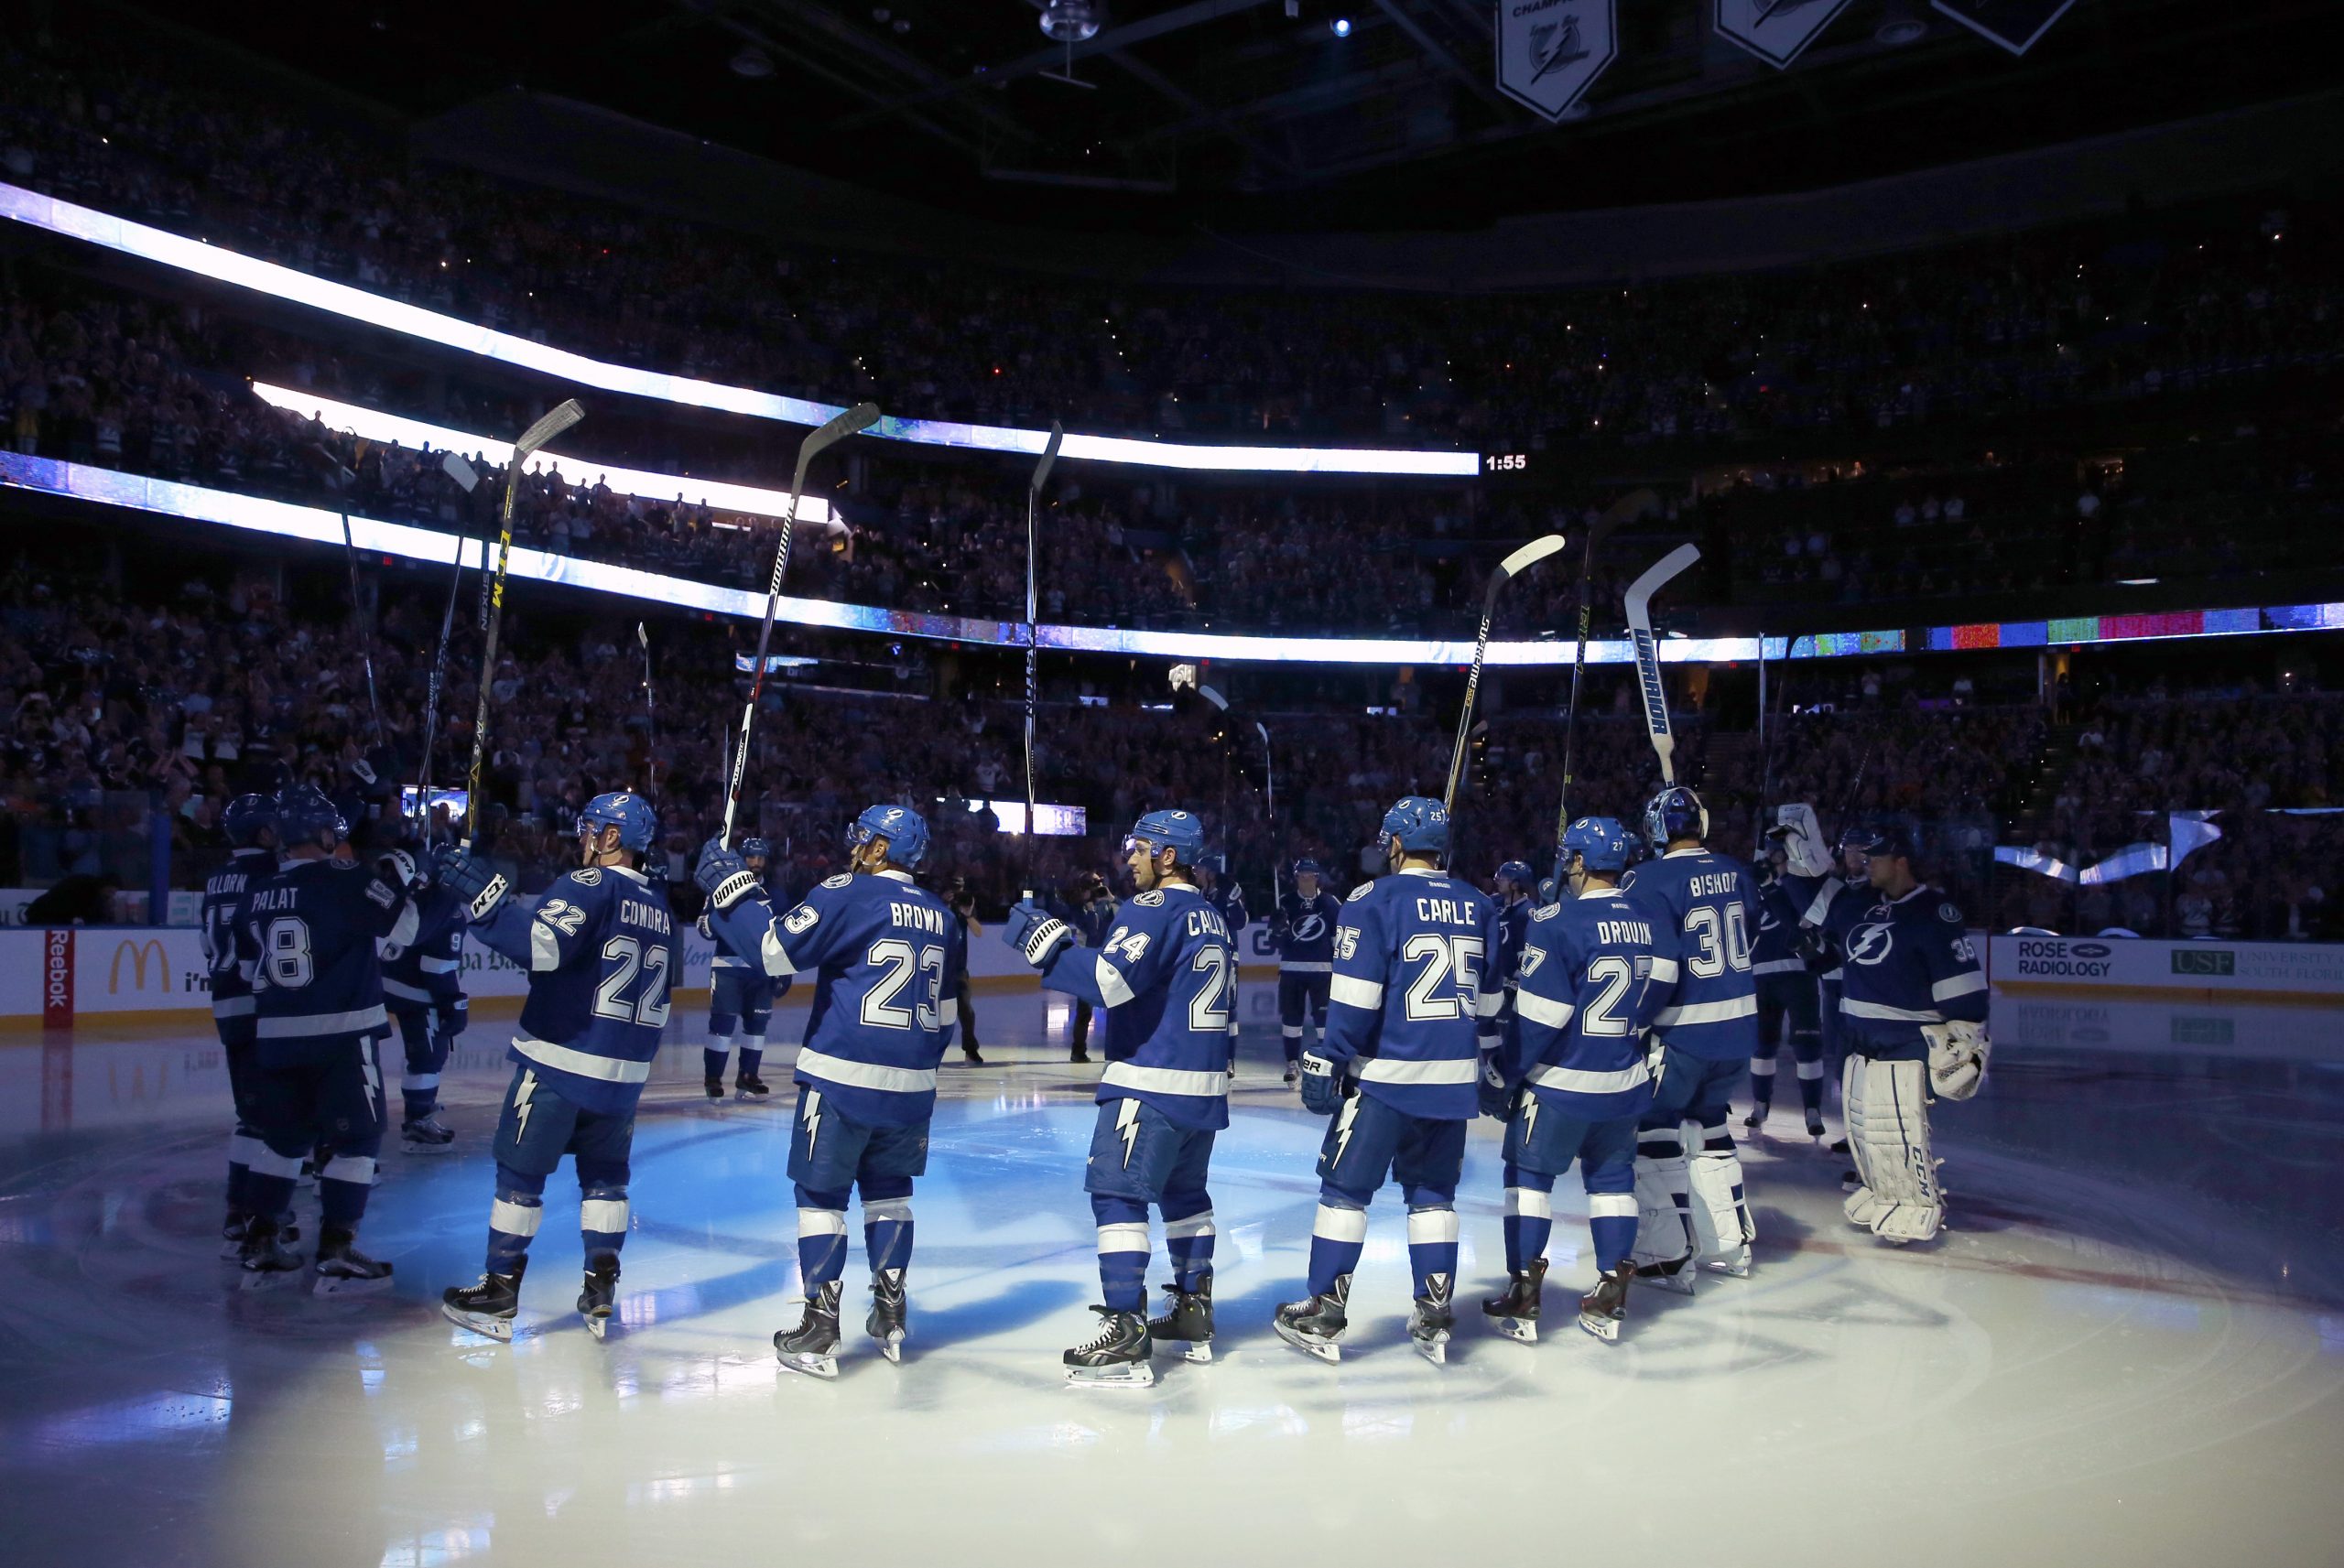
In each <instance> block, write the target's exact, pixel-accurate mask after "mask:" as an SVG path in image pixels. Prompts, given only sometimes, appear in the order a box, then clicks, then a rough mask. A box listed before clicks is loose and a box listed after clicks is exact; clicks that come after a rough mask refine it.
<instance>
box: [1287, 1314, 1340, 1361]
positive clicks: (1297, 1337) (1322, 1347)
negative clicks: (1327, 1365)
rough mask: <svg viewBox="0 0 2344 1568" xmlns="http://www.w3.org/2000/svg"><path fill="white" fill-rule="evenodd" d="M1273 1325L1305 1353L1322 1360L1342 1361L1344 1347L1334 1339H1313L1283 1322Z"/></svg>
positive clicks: (1290, 1342) (1291, 1343) (1289, 1341)
mask: <svg viewBox="0 0 2344 1568" xmlns="http://www.w3.org/2000/svg"><path fill="white" fill-rule="evenodd" d="M1273 1326H1274V1327H1275V1328H1276V1330H1277V1334H1278V1337H1279V1338H1280V1339H1283V1340H1285V1341H1286V1343H1287V1344H1288V1345H1291V1346H1294V1347H1295V1348H1296V1349H1297V1350H1299V1351H1301V1352H1303V1353H1304V1354H1305V1355H1308V1356H1315V1357H1318V1358H1319V1360H1321V1361H1340V1360H1341V1359H1342V1358H1343V1347H1342V1346H1341V1345H1340V1344H1338V1343H1337V1342H1336V1341H1334V1340H1331V1339H1312V1338H1310V1337H1309V1336H1307V1335H1301V1334H1297V1333H1295V1332H1294V1331H1293V1330H1291V1329H1289V1328H1287V1327H1286V1325H1284V1324H1282V1323H1281V1324H1275V1325H1273Z"/></svg>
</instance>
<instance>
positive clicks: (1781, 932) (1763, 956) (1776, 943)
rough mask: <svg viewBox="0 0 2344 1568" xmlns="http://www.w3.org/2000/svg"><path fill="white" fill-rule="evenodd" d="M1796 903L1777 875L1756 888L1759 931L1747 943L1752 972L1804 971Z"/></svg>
mask: <svg viewBox="0 0 2344 1568" xmlns="http://www.w3.org/2000/svg"><path fill="white" fill-rule="evenodd" d="M1799 907H1800V906H1799V903H1798V901H1797V900H1796V899H1795V898H1793V897H1792V896H1791V890H1790V889H1788V888H1786V887H1785V886H1784V885H1783V879H1782V878H1780V877H1776V878H1775V879H1774V881H1770V882H1767V883H1766V884H1765V885H1764V886H1763V887H1761V888H1760V889H1759V890H1758V932H1757V935H1756V936H1755V938H1754V939H1753V941H1752V942H1751V944H1750V972H1751V973H1752V974H1753V975H1755V976H1759V977H1762V978H1763V977H1764V976H1767V975H1804V974H1806V973H1807V960H1806V959H1805V958H1804V957H1800V955H1799V950H1798V917H1799Z"/></svg>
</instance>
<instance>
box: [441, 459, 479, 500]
mask: <svg viewBox="0 0 2344 1568" xmlns="http://www.w3.org/2000/svg"><path fill="white" fill-rule="evenodd" d="M440 471H441V472H443V473H445V474H446V475H447V476H448V477H449V478H450V479H452V480H454V481H456V482H457V483H458V484H460V485H461V486H462V487H463V488H464V489H465V490H466V491H468V492H469V491H472V490H475V489H477V488H479V485H480V475H479V474H478V473H476V472H474V471H473V470H472V464H470V463H468V462H466V461H464V460H463V459H461V458H460V457H458V456H457V455H456V454H455V453H453V452H450V453H449V454H448V455H447V456H446V457H444V458H442V459H440Z"/></svg>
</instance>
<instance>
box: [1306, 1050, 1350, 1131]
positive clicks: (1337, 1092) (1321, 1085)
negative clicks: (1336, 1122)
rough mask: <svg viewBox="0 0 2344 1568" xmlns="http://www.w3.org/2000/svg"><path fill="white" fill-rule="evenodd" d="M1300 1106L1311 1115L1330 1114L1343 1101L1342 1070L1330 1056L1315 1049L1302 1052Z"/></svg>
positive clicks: (1333, 1112) (1332, 1113)
mask: <svg viewBox="0 0 2344 1568" xmlns="http://www.w3.org/2000/svg"><path fill="white" fill-rule="evenodd" d="M1301 1066H1302V1108H1303V1109H1305V1110H1307V1111H1308V1112H1310V1113H1311V1114H1312V1115H1313V1116H1332V1115H1334V1114H1335V1111H1336V1109H1337V1108H1339V1107H1340V1106H1341V1105H1342V1103H1343V1070H1342V1067H1341V1066H1340V1065H1339V1064H1338V1063H1337V1062H1336V1061H1335V1059H1334V1058H1333V1057H1331V1056H1322V1055H1320V1054H1319V1053H1318V1052H1316V1051H1305V1052H1304V1053H1303V1054H1302V1062H1301Z"/></svg>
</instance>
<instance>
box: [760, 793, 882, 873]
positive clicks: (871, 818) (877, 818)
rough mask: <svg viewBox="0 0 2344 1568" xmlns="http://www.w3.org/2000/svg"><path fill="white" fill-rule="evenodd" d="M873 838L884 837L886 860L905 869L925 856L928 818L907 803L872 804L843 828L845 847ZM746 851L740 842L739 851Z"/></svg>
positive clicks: (861, 844)
mask: <svg viewBox="0 0 2344 1568" xmlns="http://www.w3.org/2000/svg"><path fill="white" fill-rule="evenodd" d="M874 838H884V839H885V840H887V859H888V860H892V861H894V862H895V864H896V865H899V866H902V867H903V868H905V869H906V871H908V870H910V869H911V868H912V867H914V866H917V865H918V864H919V863H920V861H921V860H924V859H926V858H927V855H928V818H926V817H925V816H921V815H920V814H919V813H918V812H917V811H914V810H913V809H912V808H911V807H909V806H873V807H872V808H871V809H870V810H868V811H866V812H864V813H863V815H862V816H858V817H856V818H855V819H854V825H853V826H852V827H849V828H848V829H847V830H846V842H847V848H849V849H861V848H862V847H863V845H865V844H868V843H870V842H871V840H873V839H874ZM748 851H749V847H748V845H746V844H743V845H742V846H741V852H742V853H743V855H745V854H747V853H748Z"/></svg>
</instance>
